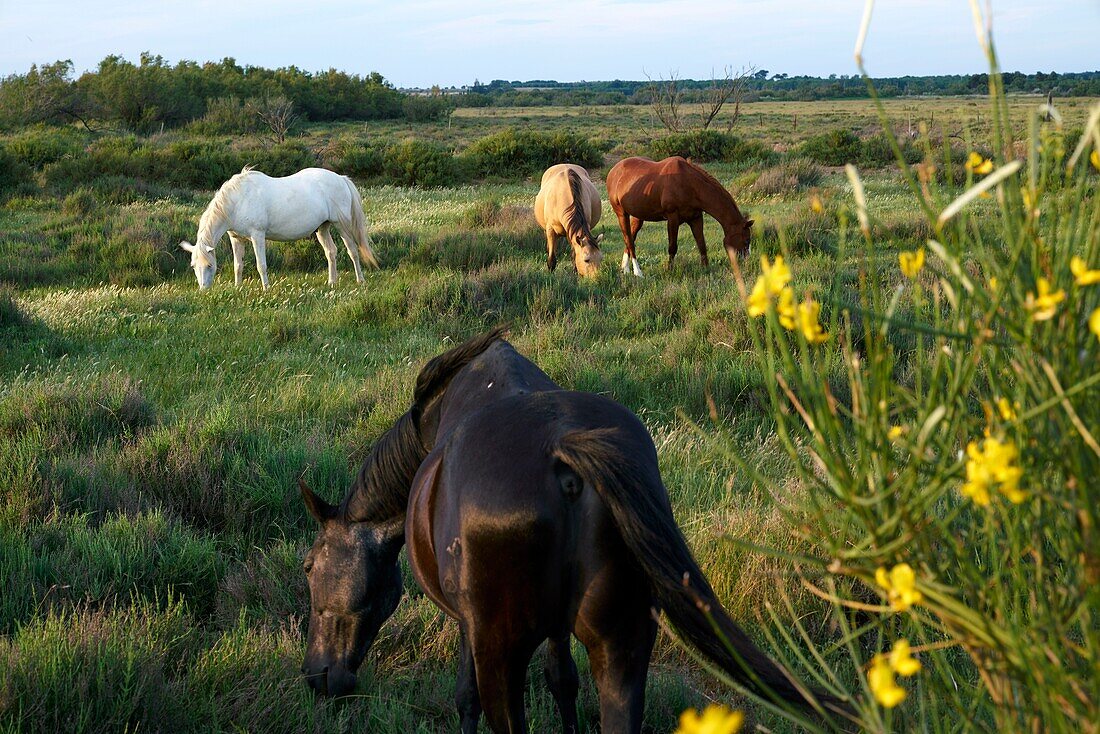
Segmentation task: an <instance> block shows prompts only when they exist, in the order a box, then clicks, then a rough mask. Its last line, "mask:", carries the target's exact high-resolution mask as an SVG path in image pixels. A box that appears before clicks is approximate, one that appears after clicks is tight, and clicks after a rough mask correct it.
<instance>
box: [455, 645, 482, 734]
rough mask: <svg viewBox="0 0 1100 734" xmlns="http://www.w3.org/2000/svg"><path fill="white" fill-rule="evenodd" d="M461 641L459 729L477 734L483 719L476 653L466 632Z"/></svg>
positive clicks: (457, 687)
mask: <svg viewBox="0 0 1100 734" xmlns="http://www.w3.org/2000/svg"><path fill="white" fill-rule="evenodd" d="M459 640H460V644H461V650H460V652H459V659H458V681H457V683H456V685H455V705H456V706H457V707H458V718H459V729H460V731H461V732H462V734H477V722H478V719H480V718H481V698H480V697H479V696H478V692H477V672H476V671H475V670H474V651H473V650H472V649H471V647H470V640H469V638H468V637H467V636H466V633H465V632H462V633H461V635H460V637H459Z"/></svg>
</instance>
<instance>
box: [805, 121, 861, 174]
mask: <svg viewBox="0 0 1100 734" xmlns="http://www.w3.org/2000/svg"><path fill="white" fill-rule="evenodd" d="M798 152H799V153H801V154H802V155H804V156H806V157H807V158H809V159H810V160H812V161H814V162H815V163H820V164H822V165H824V166H843V165H844V164H845V163H856V162H858V161H859V160H860V156H861V154H862V153H863V145H862V144H861V142H860V139H859V136H857V135H856V134H855V133H854V132H852V131H851V130H846V129H843V128H838V129H836V130H830V131H829V132H827V133H822V134H820V135H814V136H813V137H811V138H808V139H807V140H806V142H804V143H803V144H802V146H801V147H800V148H799V150H798Z"/></svg>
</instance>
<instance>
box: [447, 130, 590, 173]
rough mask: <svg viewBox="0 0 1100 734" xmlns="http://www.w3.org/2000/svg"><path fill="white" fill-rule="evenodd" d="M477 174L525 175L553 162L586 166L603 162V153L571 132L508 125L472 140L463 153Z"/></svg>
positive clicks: (540, 171)
mask: <svg viewBox="0 0 1100 734" xmlns="http://www.w3.org/2000/svg"><path fill="white" fill-rule="evenodd" d="M463 157H464V158H466V159H467V160H468V161H470V163H471V165H472V166H473V169H474V171H475V172H476V173H477V174H478V175H481V176H508V177H515V176H525V175H531V174H536V173H542V171H544V170H546V169H547V168H549V167H550V166H552V165H555V164H557V163H576V164H577V165H579V166H585V167H586V168H595V167H597V166H600V165H602V164H603V152H602V151H601V150H600V149H599V148H597V147H596V146H595V145H594V144H592V142H591V141H589V140H588V139H586V138H584V137H581V136H580V135H576V134H573V133H565V132H556V133H540V132H534V131H529V130H515V129H514V128H508V129H507V130H503V131H501V132H499V133H496V134H494V135H488V136H486V137H484V138H479V139H478V140H475V141H474V142H473V143H472V144H471V145H470V147H469V148H467V149H466V151H465V152H464V154H463Z"/></svg>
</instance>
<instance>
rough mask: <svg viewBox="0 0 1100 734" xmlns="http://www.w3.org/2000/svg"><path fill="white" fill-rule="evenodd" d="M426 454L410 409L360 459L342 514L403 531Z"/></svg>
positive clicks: (353, 518)
mask: <svg viewBox="0 0 1100 734" xmlns="http://www.w3.org/2000/svg"><path fill="white" fill-rule="evenodd" d="M427 455H428V452H427V450H426V449H425V448H424V444H423V442H422V441H421V439H420V430H419V428H418V427H417V420H416V417H415V416H414V415H413V412H412V411H409V412H407V413H405V414H404V415H403V416H401V417H400V418H398V419H397V422H396V423H394V425H393V427H392V428H390V430H388V431H386V432H385V433H384V434H382V437H381V438H380V439H378V442H377V443H376V444H375V445H374V448H373V449H372V450H371V453H370V456H368V457H367V460H366V461H364V462H363V466H362V467H361V468H360V469H359V475H358V476H357V477H356V478H355V483H354V484H353V485H352V488H351V491H350V492H349V493H348V496H347V497H346V498H345V499H344V502H343V505H342V506H341V512H342V514H343V516H344V517H345V518H347V519H348V520H352V521H355V522H367V523H371V524H374V525H377V526H380V527H394V528H398V527H399V528H400V530H399V532H401V533H403V532H404V517H405V509H406V506H407V505H408V502H409V492H410V490H411V489H412V481H413V477H415V476H416V471H417V469H419V468H420V464H421V463H422V462H423V461H424V459H425V457H427Z"/></svg>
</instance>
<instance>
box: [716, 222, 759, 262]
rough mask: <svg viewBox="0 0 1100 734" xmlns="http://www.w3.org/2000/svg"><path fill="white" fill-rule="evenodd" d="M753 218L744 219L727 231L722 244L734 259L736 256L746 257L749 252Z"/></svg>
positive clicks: (731, 258)
mask: <svg viewBox="0 0 1100 734" xmlns="http://www.w3.org/2000/svg"><path fill="white" fill-rule="evenodd" d="M752 223H753V220H751V219H742V220H741V221H740V222H738V223H736V224H734V225H733V226H731V227H729V228H727V229H726V231H725V237H724V238H723V239H722V245H723V246H724V247H725V248H726V253H727V254H728V255H729V257H730V260H731V261H732V260H733V258H734V257H735V256H740V257H746V256H747V255H748V254H749V244H750V241H751V240H752Z"/></svg>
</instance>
